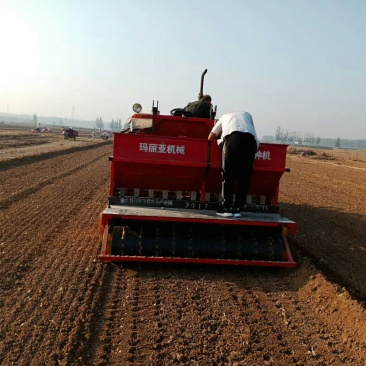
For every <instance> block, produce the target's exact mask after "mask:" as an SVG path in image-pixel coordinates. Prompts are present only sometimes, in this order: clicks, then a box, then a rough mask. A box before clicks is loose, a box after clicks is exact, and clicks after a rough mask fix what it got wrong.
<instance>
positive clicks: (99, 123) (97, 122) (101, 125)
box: [95, 117, 104, 130]
mask: <svg viewBox="0 0 366 366" xmlns="http://www.w3.org/2000/svg"><path fill="white" fill-rule="evenodd" d="M95 126H96V127H97V128H99V129H101V130H102V129H103V128H104V122H103V118H102V117H99V118H97V119H96V120H95Z"/></svg>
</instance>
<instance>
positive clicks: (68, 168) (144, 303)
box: [0, 141, 366, 366]
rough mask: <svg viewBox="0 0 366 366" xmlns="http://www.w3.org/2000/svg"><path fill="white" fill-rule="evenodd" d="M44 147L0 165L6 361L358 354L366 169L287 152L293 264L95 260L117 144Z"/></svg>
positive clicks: (247, 359)
mask: <svg viewBox="0 0 366 366" xmlns="http://www.w3.org/2000/svg"><path fill="white" fill-rule="evenodd" d="M51 150H52V149H51V148H48V149H47V150H45V151H44V152H43V158H40V156H41V155H42V153H41V155H39V153H37V154H38V156H36V157H32V155H31V154H28V156H27V157H24V158H20V159H15V160H14V159H12V160H7V159H6V158H4V159H2V161H0V168H1V185H2V189H1V193H0V208H1V210H0V215H1V216H0V218H1V222H2V230H1V236H0V278H1V281H0V310H1V316H0V364H1V365H5V366H8V365H22V366H23V365H24V366H25V365H37V366H39V365H45V366H46V365H47V366H48V365H68V366H69V365H141V366H142V365H143V366H146V365H151V366H153V365H154V366H156V365H231V366H234V365H236V366H238V365H307V366H308V365H310V366H313V365H352V366H364V365H365V364H366V315H365V309H364V307H363V305H362V302H361V301H360V300H361V299H365V298H366V297H365V291H366V290H365V287H364V286H363V284H364V283H365V268H366V267H365V266H364V264H365V257H366V250H365V233H364V227H365V226H364V223H365V217H366V212H365V207H362V206H363V205H362V203H361V202H360V200H359V197H360V195H361V194H364V189H365V186H364V182H365V181H366V180H364V178H365V172H362V170H360V171H359V170H355V169H347V168H345V167H342V166H340V165H338V164H336V165H337V166H334V165H330V164H329V166H328V165H325V164H320V163H317V162H316V161H315V160H314V161H313V160H311V161H310V160H309V159H306V158H304V157H300V156H289V160H288V166H289V167H290V168H291V173H290V174H288V175H287V176H286V177H285V178H284V179H283V184H282V190H281V192H282V193H281V200H282V201H283V206H284V210H285V213H286V216H288V217H290V218H291V219H294V220H295V221H297V222H298V224H299V235H298V237H297V238H296V240H297V241H296V243H297V244H296V247H297V248H298V249H299V251H300V254H296V252H295V256H296V258H297V260H298V267H297V268H296V269H295V270H291V269H263V268H248V267H225V266H219V267H217V266H199V265H194V266H193V265H192V266H188V265H184V266H183V265H181V266H180V265H162V264H159V265H152V264H141V266H138V265H130V266H123V268H121V267H118V266H114V265H106V264H102V263H100V262H98V260H97V255H98V253H99V251H100V237H99V233H98V231H97V220H98V215H99V212H100V211H101V210H102V209H103V208H104V207H105V205H106V200H107V196H108V180H109V162H108V156H109V155H111V151H112V144H111V142H110V141H107V142H100V141H98V142H95V143H90V144H88V145H84V146H79V148H78V147H77V146H76V145H74V149H73V150H72V151H70V152H68V153H67V152H64V151H63V150H59V151H55V152H52V151H51ZM3 156H6V154H4V155H3ZM13 158H14V157H13ZM338 162H339V163H343V160H339V161H338ZM344 164H345V165H347V161H344ZM352 164H355V165H356V166H359V167H361V168H362V166H363V167H364V166H365V164H364V163H362V162H360V163H359V164H358V163H355V162H353V163H352ZM352 164H351V165H352ZM360 172H362V174H360ZM349 202H352V203H351V204H349ZM304 255H307V257H304ZM314 264H318V268H317V267H316V266H315V265H314ZM337 283H340V284H341V286H340V285H338V284H337ZM342 286H344V287H342ZM350 293H351V295H352V296H351V295H350ZM357 299H358V300H357Z"/></svg>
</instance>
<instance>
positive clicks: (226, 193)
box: [208, 112, 259, 217]
mask: <svg viewBox="0 0 366 366" xmlns="http://www.w3.org/2000/svg"><path fill="white" fill-rule="evenodd" d="M208 139H209V140H211V141H215V140H218V144H219V146H221V145H222V144H223V145H222V197H223V202H222V206H221V207H220V208H219V209H218V210H217V212H216V213H217V215H219V216H224V217H233V216H234V217H240V209H241V208H242V207H243V206H244V204H245V199H246V195H247V194H248V192H249V189H250V183H251V180H252V175H253V163H254V158H255V154H256V152H257V151H258V147H259V142H258V139H257V133H256V131H255V128H254V123H253V118H252V116H251V115H250V113H248V112H235V113H227V114H224V115H223V116H222V117H221V118H220V119H219V120H218V121H217V123H216V124H215V126H214V127H213V128H212V130H211V132H210V134H209V136H208ZM236 181H238V188H237V192H236V198H235V203H234V202H233V196H234V189H235V183H236Z"/></svg>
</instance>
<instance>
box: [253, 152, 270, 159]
mask: <svg viewBox="0 0 366 366" xmlns="http://www.w3.org/2000/svg"><path fill="white" fill-rule="evenodd" d="M255 158H256V159H258V160H260V159H262V160H271V152H270V151H261V150H258V152H257V153H256V154H255Z"/></svg>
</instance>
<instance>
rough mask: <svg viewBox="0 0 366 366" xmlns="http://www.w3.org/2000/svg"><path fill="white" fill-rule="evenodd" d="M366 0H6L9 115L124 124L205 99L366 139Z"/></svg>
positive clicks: (0, 75) (3, 66) (0, 91)
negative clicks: (136, 112)
mask: <svg viewBox="0 0 366 366" xmlns="http://www.w3.org/2000/svg"><path fill="white" fill-rule="evenodd" d="M365 19H366V1H365V0H225V1H224V0H200V1H197V0H169V1H168V0H99V1H97V0H51V1H50V0H32V1H29V0H0V112H3V113H13V114H33V113H37V115H38V116H50V117H60V118H72V117H74V118H75V119H84V120H85V119H86V120H91V121H95V119H96V118H98V117H102V118H103V120H104V121H105V122H110V121H111V120H112V118H114V119H117V118H121V119H122V121H126V120H127V118H128V117H129V116H130V115H131V114H132V113H133V111H132V105H133V104H134V103H137V102H138V103H140V104H141V105H142V107H143V112H149V111H150V110H151V107H152V103H153V101H155V103H156V101H159V109H160V112H161V113H162V114H169V113H170V110H171V109H173V108H180V107H184V106H185V105H186V104H187V103H188V102H191V101H194V100H196V99H197V97H198V93H199V87H200V79H201V74H202V72H203V71H204V70H205V69H207V70H208V71H207V74H206V76H205V81H204V93H205V94H210V95H211V96H212V99H213V104H214V105H217V117H220V116H221V115H222V114H224V113H228V112H234V111H243V110H245V111H248V112H249V113H251V114H252V116H253V120H254V123H255V126H256V130H257V134H258V136H259V137H261V136H264V135H274V134H275V131H276V128H277V127H278V126H279V127H280V128H281V129H283V130H286V129H287V130H289V131H296V132H300V133H303V134H305V133H311V134H313V135H314V136H315V137H318V136H319V137H321V138H325V137H329V138H338V137H340V138H342V139H366V70H365V68H366V20H365Z"/></svg>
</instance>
